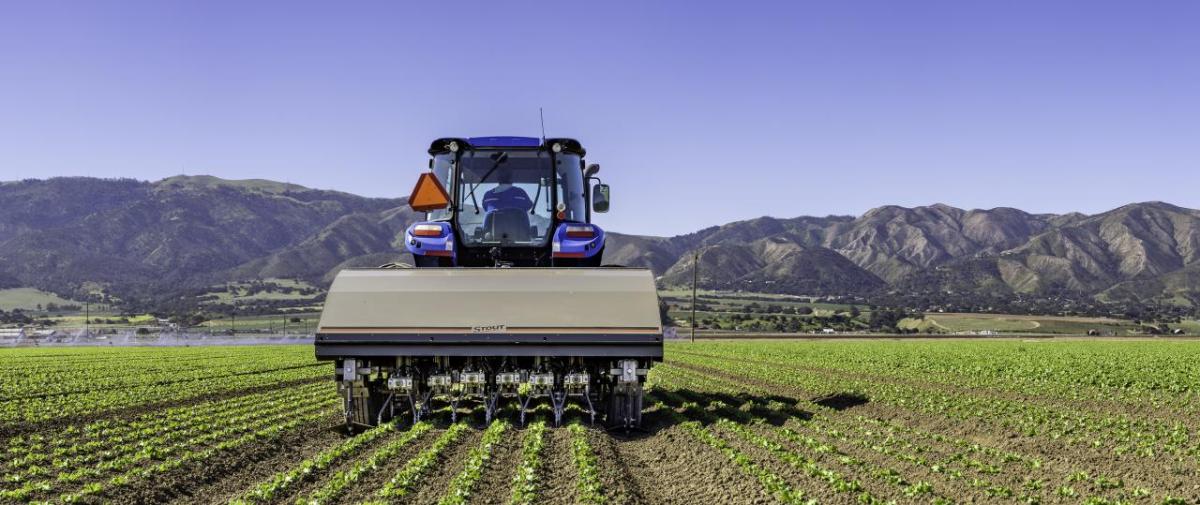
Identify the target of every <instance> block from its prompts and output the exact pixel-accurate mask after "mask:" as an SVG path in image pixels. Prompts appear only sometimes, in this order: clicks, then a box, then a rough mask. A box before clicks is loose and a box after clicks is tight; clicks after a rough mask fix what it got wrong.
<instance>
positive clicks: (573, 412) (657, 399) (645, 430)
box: [334, 389, 870, 440]
mask: <svg viewBox="0 0 1200 505" xmlns="http://www.w3.org/2000/svg"><path fill="white" fill-rule="evenodd" d="M869 401H870V400H869V399H867V398H866V397H864V396H862V395H858V394H854V393H837V394H832V395H828V396H823V397H819V398H814V399H799V398H795V397H791V396H785V395H777V394H769V395H754V394H750V393H738V394H728V393H720V392H712V391H693V390H690V389H650V390H648V391H647V395H646V398H645V402H644V405H645V410H644V412H643V414H642V428H641V429H637V430H629V431H626V430H623V429H609V430H607V431H608V433H609V434H610V435H612V436H613V437H616V438H618V439H621V440H636V439H640V438H645V437H653V436H655V435H657V434H658V433H659V432H661V431H663V430H667V429H670V428H671V427H673V426H675V425H676V424H678V423H679V421H680V419H684V418H686V419H687V420H690V421H700V422H701V423H706V424H707V422H708V421H709V420H711V419H715V418H722V417H724V418H734V419H737V418H743V419H754V420H758V421H762V422H765V423H768V424H771V425H773V426H782V425H783V424H784V423H786V422H787V421H788V420H790V419H799V420H803V421H807V420H809V419H812V417H813V414H812V412H810V411H807V410H805V409H803V408H801V407H800V406H799V405H802V404H804V403H808V402H811V403H814V404H817V405H820V406H822V407H826V408H829V409H833V410H838V411H841V410H846V409H850V408H853V407H857V406H859V405H864V404H866V403H868V402H869ZM515 407H516V406H515V405H513V404H501V411H500V414H499V415H498V416H497V417H498V418H501V419H508V420H509V421H510V422H512V423H513V424H514V425H515V427H517V428H518V429H520V428H521V423H520V421H519V415H518V411H517V409H516V408H515ZM532 407H533V408H532V409H531V410H530V411H529V412H528V414H527V415H526V424H528V423H532V422H535V421H543V422H546V423H548V424H550V425H551V426H553V423H554V418H553V415H552V414H551V410H550V407H549V405H548V404H547V403H546V402H535V403H534V405H532ZM667 409H669V410H670V411H673V412H675V413H678V412H684V411H691V412H692V414H685V415H684V416H683V417H682V418H681V417H680V416H678V415H673V412H668V411H667ZM697 412H703V413H701V414H699V415H696V413H697ZM401 416H402V419H403V416H405V414H401ZM425 420H426V421H430V422H432V423H434V425H435V426H437V427H439V428H445V427H448V426H449V425H450V424H451V423H450V415H449V409H448V408H442V409H436V410H435V412H434V415H432V416H430V417H428V418H426V419H425ZM458 420H459V421H465V422H467V423H469V424H470V425H472V426H475V427H478V428H479V429H484V428H486V427H487V423H486V420H485V419H484V415H483V408H482V406H478V405H471V404H468V405H467V406H466V407H465V408H462V409H460V410H459V416H458ZM590 421H591V419H590V416H588V414H587V412H586V410H585V409H584V408H583V407H582V406H580V405H578V404H576V403H574V402H572V403H569V404H568V406H567V410H566V412H565V414H564V415H563V422H562V424H563V425H564V426H565V425H567V424H572V423H580V424H583V425H585V426H595V427H596V428H599V429H603V422H602V421H601V420H600V418H599V416H598V417H597V419H596V422H595V423H594V424H593V423H591V422H590ZM401 422H402V423H405V422H411V420H402V421H401ZM334 429H338V428H334ZM340 429H342V430H343V431H344V429H345V428H344V427H341V428H340Z"/></svg>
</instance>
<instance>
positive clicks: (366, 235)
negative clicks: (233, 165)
mask: <svg viewBox="0 0 1200 505" xmlns="http://www.w3.org/2000/svg"><path fill="white" fill-rule="evenodd" d="M415 219H417V214H416V213H414V212H412V211H411V210H410V209H409V208H408V207H407V205H406V204H405V201H404V200H403V199H381V198H365V197H360V196H356V195H351V194H347V193H341V192H336V191H324V190H316V189H310V188H305V187H302V186H297V185H293V184H286V183H280V182H274V181H266V180H242V181H234V180H224V179H218V178H215V177H208V176H178V177H171V178H168V179H163V180H160V181H156V182H145V181H137V180H130V179H115V180H114V179H94V178H53V179H48V180H24V181H13V182H4V183H0V287H15V286H29V287H37V288H40V289H44V290H48V291H53V292H56V293H59V294H62V295H64V296H72V297H74V298H75V299H80V298H81V297H86V296H89V295H94V294H95V293H96V292H98V291H102V292H105V293H109V294H111V295H113V296H116V297H119V298H122V299H127V300H129V299H142V300H156V299H162V298H164V297H171V296H176V295H179V294H181V293H186V292H188V291H189V290H197V289H202V288H204V287H205V286H211V285H214V284H218V283H223V282H230V281H241V280H250V279H265V278H297V279H303V280H307V281H309V282H312V283H315V284H317V285H327V284H328V282H329V281H330V280H331V279H332V276H333V275H334V274H335V273H336V272H337V271H338V270H339V269H341V268H344V267H347V266H372V265H378V264H382V263H387V262H390V261H398V260H399V261H403V260H404V259H405V258H404V256H405V254H402V253H400V252H398V251H400V250H402V248H401V244H400V243H399V242H398V239H397V237H398V236H399V235H400V234H401V232H402V231H403V230H404V228H405V227H407V225H408V224H409V223H411V222H412V221H414V220H415ZM608 236H609V242H608V245H607V247H606V250H605V263H609V264H623V265H628V266H644V267H648V268H650V269H652V270H654V272H655V273H656V274H657V275H659V276H660V283H661V284H662V285H663V286H664V287H673V286H684V285H690V283H691V281H692V267H693V264H694V262H696V261H697V258H698V261H699V269H698V274H699V275H698V276H699V284H700V285H701V286H702V287H705V288H714V289H742V290H748V291H756V292H777V293H791V294H807V295H862V296H868V295H880V294H889V293H890V294H892V295H896V294H908V293H927V294H930V293H932V294H939V295H942V296H959V295H962V294H976V295H978V294H985V295H987V296H989V297H993V298H1014V297H1016V298H1019V297H1022V296H1069V297H1075V298H1080V299H1086V300H1088V301H1090V302H1098V303H1102V302H1122V301H1124V302H1130V301H1132V302H1138V303H1150V302H1153V303H1168V304H1173V305H1180V306H1190V307H1198V306H1200V211H1197V210H1193V209H1187V208H1182V207H1178V206H1174V205H1171V204H1167V203H1161V202H1147V203H1135V204H1130V205H1125V206H1122V207H1119V208H1116V209H1113V210H1111V211H1108V212H1103V213H1100V214H1095V215H1084V214H1080V213H1071V214H1062V215H1051V214H1032V213H1028V212H1024V211H1021V210H1018V209H1012V208H996V209H988V210H978V209H976V210H964V209H958V208H954V207H950V206H947V205H941V204H936V205H930V206H923V207H914V208H905V207H898V206H883V207H878V208H875V209H872V210H870V211H868V212H867V213H865V214H863V215H862V216H858V217H853V216H826V217H795V218H786V219H783V218H772V217H761V218H757V219H751V220H746V221H738V222H733V223H728V224H724V225H721V226H713V227H710V228H706V229H704V230H700V231H697V232H694V233H689V234H685V235H678V236H674V237H651V236H638V235H625V234H620V233H610V234H609V235H608Z"/></svg>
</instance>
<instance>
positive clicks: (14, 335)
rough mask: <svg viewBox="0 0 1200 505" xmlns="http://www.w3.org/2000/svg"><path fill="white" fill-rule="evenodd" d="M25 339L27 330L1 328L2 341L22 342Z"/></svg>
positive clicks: (0, 336)
mask: <svg viewBox="0 0 1200 505" xmlns="http://www.w3.org/2000/svg"><path fill="white" fill-rule="evenodd" d="M23 338H25V328H0V339H13V340H20V339H23Z"/></svg>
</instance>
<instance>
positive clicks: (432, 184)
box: [408, 172, 450, 212]
mask: <svg viewBox="0 0 1200 505" xmlns="http://www.w3.org/2000/svg"><path fill="white" fill-rule="evenodd" d="M447 205H450V195H449V194H447V193H446V188H444V187H442V183H441V182H439V181H438V178H437V176H436V175H433V172H425V173H423V174H421V177H420V178H419V179H417V185H416V186H413V191H412V194H411V195H409V196H408V206H409V207H412V210H415V211H417V212H429V211H431V210H438V209H444V208H446V206H447Z"/></svg>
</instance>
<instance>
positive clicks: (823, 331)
mask: <svg viewBox="0 0 1200 505" xmlns="http://www.w3.org/2000/svg"><path fill="white" fill-rule="evenodd" d="M821 333H833V328H825V329H823V330H821Z"/></svg>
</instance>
